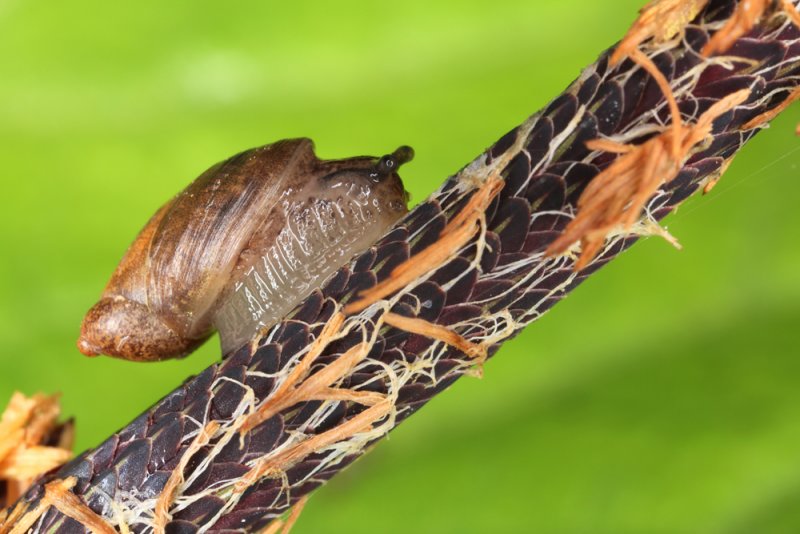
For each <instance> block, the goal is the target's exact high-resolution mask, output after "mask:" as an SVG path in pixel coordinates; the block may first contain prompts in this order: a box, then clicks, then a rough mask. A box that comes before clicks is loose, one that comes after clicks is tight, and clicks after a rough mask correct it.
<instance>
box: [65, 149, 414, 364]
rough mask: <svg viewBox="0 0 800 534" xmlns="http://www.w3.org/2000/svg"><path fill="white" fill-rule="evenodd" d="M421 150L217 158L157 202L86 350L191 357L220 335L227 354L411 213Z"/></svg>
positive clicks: (84, 338)
mask: <svg viewBox="0 0 800 534" xmlns="http://www.w3.org/2000/svg"><path fill="white" fill-rule="evenodd" d="M411 157H413V152H412V151H411V149H410V148H408V147H401V148H399V149H398V150H397V151H395V153H394V154H391V155H388V156H384V157H382V158H374V157H356V158H349V159H342V160H320V159H318V158H317V157H316V155H315V154H314V149H313V143H312V142H311V141H310V140H309V139H292V140H285V141H279V142H277V143H273V144H270V145H266V146H263V147H259V148H255V149H252V150H248V151H246V152H242V153H241V154H238V155H236V156H233V157H232V158H229V159H228V160H225V161H223V162H221V163H219V164H217V165H214V166H213V167H211V168H210V169H208V170H207V171H206V172H204V173H203V174H202V175H200V177H198V178H197V179H196V180H195V181H194V182H192V183H191V184H190V185H189V186H188V187H187V188H186V189H184V190H183V191H182V192H181V193H179V194H178V195H177V196H176V197H175V198H173V199H172V200H171V201H169V202H168V203H167V204H165V205H164V206H163V207H162V208H161V209H159V210H158V211H157V212H156V214H155V215H153V217H152V218H151V219H150V221H149V222H148V223H147V225H146V226H145V227H144V228H143V229H142V230H141V232H140V233H139V235H138V236H137V237H136V239H135V240H134V242H133V244H132V245H131V246H130V248H129V249H128V251H127V252H126V254H125V256H124V257H123V259H122V261H121V262H120V264H119V266H118V267H117V269H116V270H115V272H114V274H113V275H112V277H111V279H110V281H109V282H108V285H107V286H106V288H105V290H104V291H103V294H102V296H101V298H100V300H99V301H98V302H97V303H96V304H95V305H94V306H93V307H92V308H91V309H90V310H89V312H88V313H87V314H86V316H85V318H84V320H83V324H82V325H81V335H80V338H79V340H78V348H79V349H80V351H81V352H83V353H84V354H86V355H92V356H93V355H98V354H107V355H110V356H115V357H119V358H124V359H128V360H137V361H154V360H162V359H166V358H175V357H182V356H185V355H186V354H188V353H190V352H191V351H193V350H194V349H195V348H196V347H197V346H198V345H200V344H202V343H203V342H204V341H205V340H206V339H208V337H210V336H211V335H212V334H213V332H214V331H215V330H219V332H220V338H221V343H222V349H223V353H228V352H230V351H232V350H235V349H237V348H239V347H240V346H242V345H243V344H245V343H246V342H247V341H248V340H249V339H251V338H252V337H253V336H254V335H255V334H256V333H257V332H258V331H259V330H261V329H263V328H267V327H269V326H271V325H272V324H274V323H276V322H277V321H279V320H280V319H281V318H282V317H283V316H284V315H286V313H288V312H289V311H291V310H292V308H294V306H295V305H296V304H297V303H299V302H300V301H301V300H302V299H303V298H304V297H305V296H307V295H308V294H309V293H310V292H311V291H313V290H314V289H315V288H318V287H320V286H321V284H322V283H323V282H324V281H325V279H326V278H327V277H328V276H329V275H331V274H332V273H333V272H335V270H336V269H338V268H339V267H340V266H342V265H343V264H344V263H345V262H346V261H347V260H348V259H349V258H350V257H352V256H353V255H354V254H356V253H358V252H362V251H363V250H365V249H366V248H368V247H369V245H370V244H371V243H372V242H373V241H374V240H375V239H377V238H378V237H380V236H381V235H382V234H383V233H384V232H385V231H386V230H387V229H388V228H389V227H391V226H392V225H393V224H394V223H395V222H396V221H397V220H398V219H399V218H400V217H401V216H402V215H404V214H405V213H406V212H407V207H406V202H407V199H408V195H407V193H406V192H405V190H404V188H403V185H402V182H401V181H400V178H399V176H398V175H397V172H396V170H397V168H398V167H399V166H400V165H401V164H403V163H405V162H406V161H408V160H410V159H411Z"/></svg>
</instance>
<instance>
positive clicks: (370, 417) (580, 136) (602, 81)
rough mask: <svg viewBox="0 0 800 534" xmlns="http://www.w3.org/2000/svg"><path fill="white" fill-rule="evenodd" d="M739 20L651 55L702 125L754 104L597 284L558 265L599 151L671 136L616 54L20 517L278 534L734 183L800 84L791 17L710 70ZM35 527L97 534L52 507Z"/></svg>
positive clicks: (650, 209)
mask: <svg viewBox="0 0 800 534" xmlns="http://www.w3.org/2000/svg"><path fill="white" fill-rule="evenodd" d="M797 3H798V2H797V1H795V2H793V5H794V6H795V7H796V5H797ZM737 7H738V2H736V1H731V0H727V1H711V2H709V3H708V4H707V5H705V6H704V8H703V9H702V11H700V13H699V14H698V15H697V16H696V17H695V18H694V19H693V20H692V21H691V22H689V24H688V25H687V26H686V28H685V30H684V31H683V32H681V33H680V34H678V35H676V36H675V37H674V38H672V39H671V40H668V41H666V42H660V43H654V42H652V41H645V42H644V43H643V44H642V45H641V46H640V50H641V51H642V52H643V53H644V54H645V55H646V56H647V58H649V59H650V60H651V61H652V62H653V63H654V64H655V65H656V67H657V68H658V70H659V71H660V72H661V73H662V74H663V76H664V77H665V78H666V80H667V82H668V84H669V87H670V88H671V91H672V93H673V94H674V95H675V98H676V101H677V104H678V108H679V110H680V116H681V118H682V120H683V122H684V123H686V124H689V125H691V124H692V123H695V122H696V121H697V120H698V118H699V117H700V116H701V115H702V114H703V112H704V111H706V110H708V109H709V108H710V107H711V106H712V105H714V104H715V103H717V102H719V101H720V100H722V99H724V98H725V97H727V96H728V95H731V94H732V93H734V92H736V91H739V90H742V89H747V90H749V96H748V97H747V99H746V100H745V101H744V102H743V103H741V104H739V105H736V106H735V107H734V108H733V109H731V110H730V111H727V112H725V113H723V114H722V115H721V116H719V117H718V118H716V120H714V121H713V126H712V127H711V128H710V134H709V135H708V137H707V138H706V139H705V140H704V141H703V142H701V143H699V144H698V145H697V146H695V147H693V150H692V152H691V153H690V154H688V155H687V156H686V158H685V159H684V160H683V161H681V162H680V171H679V172H678V173H677V177H675V178H674V179H672V180H671V181H669V182H668V183H666V184H663V185H662V186H661V187H660V188H659V189H658V191H657V192H656V193H655V195H654V196H652V198H650V199H649V200H648V201H647V203H646V205H645V208H644V212H643V216H642V218H641V220H639V221H638V222H637V223H636V224H634V225H633V226H632V227H630V229H629V230H622V229H620V230H619V231H617V232H614V231H612V232H611V233H610V235H608V238H607V239H606V240H605V242H604V244H603V246H602V248H601V249H600V250H599V251H598V255H597V256H596V257H594V259H593V260H592V261H591V262H590V263H589V264H588V266H587V267H586V268H585V269H583V270H581V271H579V272H575V270H574V269H573V267H574V262H575V257H576V252H577V250H576V248H575V247H574V246H573V247H572V248H571V249H570V250H568V251H567V252H566V254H562V255H560V256H558V257H554V258H549V257H546V255H545V253H544V252H545V250H546V249H547V248H548V246H549V245H550V244H551V243H553V241H554V240H555V239H556V238H557V237H558V236H559V235H561V234H562V232H563V230H564V229H565V227H566V226H567V225H568V224H569V223H570V221H572V220H573V219H574V217H575V215H576V211H577V208H576V205H577V204H576V203H577V200H578V198H579V197H580V195H581V193H582V192H583V191H584V189H585V188H586V186H587V185H588V184H589V183H590V182H591V181H592V179H593V178H594V177H595V176H597V175H598V174H599V173H601V172H602V171H603V170H604V169H607V168H608V167H609V166H610V165H611V164H612V163H613V162H614V161H616V160H617V158H619V157H621V156H619V155H618V154H615V153H613V152H608V151H604V150H603V149H602V144H600V145H597V144H592V143H590V146H593V149H589V148H587V145H586V143H587V141H590V140H594V139H606V140H610V141H614V142H616V143H617V144H629V145H640V144H642V143H644V142H645V141H647V140H648V139H651V138H652V137H653V136H655V135H659V134H661V133H663V132H664V131H665V130H666V129H667V128H668V127H669V125H670V121H671V115H670V110H669V108H668V105H667V101H666V99H665V97H664V91H663V90H662V89H663V87H662V88H660V87H659V86H658V84H657V83H656V81H655V80H654V78H653V76H652V75H651V73H648V72H647V71H646V70H645V69H643V68H642V67H641V66H640V65H639V64H637V63H635V62H633V61H631V60H630V59H626V60H624V61H621V62H620V63H619V64H617V65H616V66H613V67H611V66H610V63H609V54H610V52H606V53H604V54H603V55H602V56H601V57H600V58H599V60H598V61H597V62H596V63H595V64H593V65H591V66H589V67H588V68H586V69H585V70H584V71H583V73H582V74H581V75H580V77H579V78H578V79H577V80H576V81H575V82H574V83H573V84H572V85H570V87H569V88H568V89H567V90H566V91H565V92H564V93H563V94H562V95H560V96H559V97H558V98H556V99H555V100H554V101H553V102H552V103H551V104H550V105H548V106H547V107H546V108H545V109H544V110H543V111H541V112H540V113H537V114H536V115H534V116H532V117H531V118H530V119H528V120H527V121H525V123H523V124H522V125H520V126H518V127H517V128H515V129H514V130H512V131H511V132H509V133H508V134H506V135H505V136H503V137H502V138H501V139H500V140H499V141H498V142H497V143H496V144H494V145H493V146H492V147H491V148H489V149H488V150H487V151H486V152H485V153H483V154H481V155H480V156H479V157H478V158H476V159H475V160H474V161H473V162H472V163H470V164H469V165H467V166H466V167H464V168H463V169H462V170H461V171H460V172H459V173H458V174H456V175H455V176H452V177H451V178H449V179H448V180H447V181H446V182H445V183H444V184H443V185H442V186H441V187H440V188H439V189H438V190H437V191H436V192H435V193H433V194H432V195H431V196H430V198H428V199H427V200H426V201H425V202H422V203H421V204H419V205H418V206H417V207H416V208H414V209H413V211H412V212H411V213H410V214H409V215H408V216H407V217H406V218H405V219H404V220H403V221H401V222H400V223H399V224H398V225H397V226H396V227H395V228H394V229H393V230H392V231H391V232H390V233H389V234H388V235H386V236H385V237H384V238H383V239H381V240H380V241H379V242H378V243H377V244H375V246H373V247H372V248H370V249H369V250H368V251H366V252H365V253H363V254H361V255H360V256H359V257H358V258H356V259H355V260H354V261H352V262H351V263H350V264H349V265H348V266H347V267H345V268H342V269H341V270H340V271H339V272H338V273H337V274H336V275H335V276H334V277H333V278H332V279H330V280H329V281H328V282H327V283H326V285H325V287H324V288H322V289H321V290H319V291H315V292H314V293H313V294H311V295H310V296H309V297H308V298H307V299H306V300H305V302H304V303H303V304H302V305H301V306H300V307H299V308H298V309H296V310H295V311H294V312H293V314H292V315H291V316H290V318H289V319H287V320H285V321H283V322H282V323H280V324H279V325H277V326H276V327H274V328H272V329H271V330H270V331H269V332H268V333H266V334H265V335H264V336H263V337H262V338H261V339H258V340H256V341H254V342H253V343H252V344H251V345H250V346H247V347H244V348H242V349H241V350H239V351H237V352H235V353H233V354H230V355H228V356H227V357H226V358H225V359H224V360H223V361H222V362H220V363H219V364H216V365H213V366H211V367H209V368H208V369H206V371H205V372H203V373H202V374H200V375H199V376H196V377H193V378H190V379H189V380H187V381H186V382H185V383H184V384H183V385H181V386H180V387H178V388H177V389H176V390H175V391H174V392H173V393H171V394H170V395H168V396H167V397H166V398H164V399H162V400H161V401H160V402H158V403H157V404H156V405H154V406H153V407H152V408H151V409H150V410H148V411H147V412H145V413H144V414H142V415H141V416H140V417H138V418H137V419H136V420H134V421H133V422H131V423H130V424H129V425H128V426H126V427H125V428H123V429H122V430H120V431H119V432H118V433H117V434H114V435H113V436H111V437H110V438H109V439H108V440H107V441H105V442H104V443H102V444H101V445H100V446H99V447H97V448H96V449H94V450H90V451H87V452H85V453H83V454H82V455H80V456H79V457H78V458H76V459H75V460H73V461H72V462H70V463H69V464H67V465H65V466H64V467H63V468H61V469H60V470H59V471H58V472H56V473H54V474H51V475H50V476H48V477H46V479H45V480H42V481H41V482H40V483H39V484H37V485H36V486H34V487H33V488H32V489H31V490H30V491H29V492H28V493H27V495H26V496H25V497H24V498H23V500H22V501H21V502H20V503H19V507H18V509H17V510H18V512H19V511H21V510H23V508H26V507H27V509H30V510H32V509H35V508H36V506H37V505H38V504H40V503H41V502H42V499H43V497H44V496H45V493H46V490H45V484H46V483H47V482H50V481H54V480H59V479H62V480H67V479H69V480H74V481H75V484H74V487H73V488H72V490H71V491H72V492H73V493H74V494H75V495H76V496H77V497H78V498H79V499H80V501H81V502H82V503H84V504H85V505H88V507H89V508H90V509H91V510H93V511H94V513H95V514H97V515H99V516H101V517H102V519H103V520H104V521H105V522H107V523H108V524H109V525H111V526H113V527H114V528H115V529H117V530H118V531H122V532H125V531H128V530H129V531H133V532H150V531H156V532H161V531H168V532H181V533H183V532H187V533H189V532H198V531H203V532H206V531H209V532H220V531H225V532H244V531H247V532H251V531H256V530H258V529H261V528H264V527H265V526H266V525H268V524H269V523H270V521H272V520H273V519H275V518H276V517H278V516H280V515H281V514H283V513H284V512H285V511H286V510H287V509H288V508H289V507H290V506H291V505H292V504H293V503H294V502H296V501H297V500H298V499H300V498H301V497H303V496H304V495H307V494H308V493H309V492H311V491H313V490H314V489H315V488H317V487H319V486H320V485H321V484H323V483H324V482H325V481H327V480H328V479H330V478H331V477H332V476H333V475H335V474H336V473H337V472H339V471H340V470H342V469H343V468H344V467H346V466H347V465H348V464H350V463H351V462H352V461H353V460H355V459H356V458H358V457H359V456H360V455H361V454H363V452H364V450H365V448H366V447H368V446H369V445H371V444H373V443H374V442H376V441H377V440H379V439H381V438H382V437H383V436H385V435H386V433H387V432H389V431H390V430H391V429H392V428H393V427H394V426H396V425H397V424H398V423H400V422H401V421H402V420H404V419H405V418H407V417H408V416H410V415H411V414H413V413H414V412H416V411H417V410H418V409H419V408H420V407H422V406H423V405H424V404H425V403H426V402H428V400H430V399H431V398H432V397H433V396H434V395H436V394H438V393H440V392H441V391H443V390H445V389H446V388H447V387H448V386H449V385H450V384H452V383H453V382H454V381H455V380H457V379H458V378H459V377H461V376H463V375H465V374H470V373H473V374H474V373H476V372H480V363H482V361H483V359H484V358H485V357H486V356H491V355H492V354H494V353H495V352H496V351H497V349H498V348H499V346H500V345H501V343H502V342H503V341H506V340H508V339H510V338H511V337H513V336H514V335H515V334H516V333H518V332H519V331H520V330H521V329H522V328H524V327H525V326H526V325H528V324H530V323H531V322H532V321H534V320H536V319H538V318H539V317H540V316H541V315H542V314H543V313H544V312H545V311H547V310H548V309H549V308H550V307H551V306H552V305H553V304H555V303H556V302H558V301H559V300H561V299H562V298H564V296H566V295H567V293H569V291H571V290H572V289H573V288H575V287H576V286H577V285H578V284H579V283H580V282H581V281H582V280H583V279H584V278H586V277H587V276H589V275H590V274H591V273H593V272H594V271H596V270H597V269H598V268H599V267H601V266H602V265H604V264H605V263H606V262H608V261H609V260H611V259H612V258H614V257H615V256H617V255H618V254H619V253H620V252H622V251H623V250H624V249H625V248H626V247H627V246H629V245H630V244H631V243H632V242H633V241H635V240H636V239H637V238H638V236H641V235H647V234H652V233H658V232H659V227H658V226H657V224H656V221H658V220H660V219H661V218H663V217H664V216H666V215H667V214H669V213H670V212H671V211H673V210H674V209H675V207H676V206H678V205H679V204H680V203H681V202H682V201H684V200H685V199H686V198H687V197H689V196H690V195H691V194H692V193H694V192H695V191H696V190H698V188H701V187H702V186H703V185H705V184H707V183H708V182H710V181H713V180H714V179H716V178H717V177H718V176H719V174H720V173H721V172H722V170H723V169H724V168H725V167H726V164H727V163H728V162H729V160H730V159H731V158H732V157H733V156H734V155H735V154H736V152H737V151H738V150H739V149H740V148H741V147H742V146H743V145H744V144H745V143H746V142H747V141H748V140H749V139H750V138H751V137H752V136H753V135H755V134H756V133H757V131H758V128H759V126H754V125H748V122H749V121H751V120H752V119H753V118H755V117H757V116H759V115H760V114H763V113H765V112H767V111H769V110H771V109H774V108H776V107H778V106H779V105H780V104H781V103H782V102H783V101H784V100H785V99H786V98H787V97H788V96H789V94H790V93H791V92H792V91H793V90H794V89H795V88H796V87H797V86H798V85H800V77H799V75H800V31H799V30H798V29H797V28H796V27H795V26H794V25H793V24H792V23H791V22H790V20H789V18H788V17H787V16H786V15H785V14H784V13H778V12H772V11H770V12H768V13H767V14H765V16H764V17H762V18H761V20H760V22H759V23H758V24H757V25H756V26H755V27H754V28H753V29H752V30H751V31H750V32H749V33H747V34H746V35H745V36H744V37H741V38H739V39H738V40H736V42H735V43H734V44H733V46H732V47H731V48H730V49H729V50H728V51H727V52H725V53H724V55H721V56H715V57H712V58H705V57H704V56H703V55H702V54H701V50H703V47H704V46H705V45H706V43H707V42H708V41H709V39H710V36H711V35H713V34H714V33H715V32H716V31H718V30H719V29H720V28H721V27H723V26H724V24H725V22H726V21H727V20H729V19H730V17H731V16H732V14H733V13H734V10H735V9H736V8H737ZM746 125H748V126H749V127H745V126H746ZM498 184H499V186H498ZM498 191H499V192H498ZM481 195H482V196H481ZM479 197H480V198H479ZM476 199H477V200H476ZM431 247H432V248H431ZM423 251H425V255H424V256H422V257H424V258H427V259H426V262H427V269H422V270H419V269H416V270H414V269H409V266H410V265H411V264H409V263H406V262H407V260H409V258H415V257H419V255H420V254H421V253H423ZM436 251H441V253H439V254H438V255H437V254H435V252H436ZM412 264H413V260H412ZM417 267H419V265H417ZM403 272H405V273H411V275H410V276H411V278H406V279H404V278H400V279H401V280H403V284H402V287H400V288H399V290H396V291H392V292H390V293H389V294H387V295H380V296H379V298H377V299H374V300H375V301H374V302H371V303H369V305H367V306H366V307H365V308H363V309H360V308H362V307H363V306H359V305H354V304H353V303H354V302H356V303H357V302H358V301H359V300H360V297H361V296H362V295H364V294H365V293H364V292H365V291H367V290H369V289H370V288H375V287H381V286H379V284H381V283H382V282H385V281H386V280H391V279H397V278H398V277H399V276H401V274H402V273H403ZM367 294H369V291H367ZM348 304H349V305H350V306H349V307H348ZM362 304H363V301H362ZM388 312H391V313H388ZM403 318H411V319H418V321H404V320H403ZM426 325H427V326H426ZM442 327H443V328H442ZM444 332H451V333H455V334H456V336H455V337H452V336H451V338H447V336H445V335H444V334H443V333H444ZM253 414H255V415H253ZM62 508H63V507H62ZM76 515H77V514H76ZM31 528H32V529H33V530H34V531H36V532H39V531H42V532H45V531H46V532H84V531H88V530H89V528H90V527H88V526H86V525H85V524H81V523H80V522H78V521H77V520H75V519H72V518H71V517H68V516H67V515H65V514H64V513H62V511H61V509H60V508H56V507H50V508H49V509H47V511H46V512H44V513H43V514H40V516H39V517H38V518H37V519H36V521H35V523H34V524H33V525H32V527H31ZM0 530H2V528H0Z"/></svg>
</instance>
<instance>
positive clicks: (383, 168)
mask: <svg viewBox="0 0 800 534" xmlns="http://www.w3.org/2000/svg"><path fill="white" fill-rule="evenodd" d="M395 169H397V158H395V157H394V156H393V155H389V156H383V157H382V158H381V159H380V161H379V162H378V173H380V174H389V173H391V172H394V171H395Z"/></svg>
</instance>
